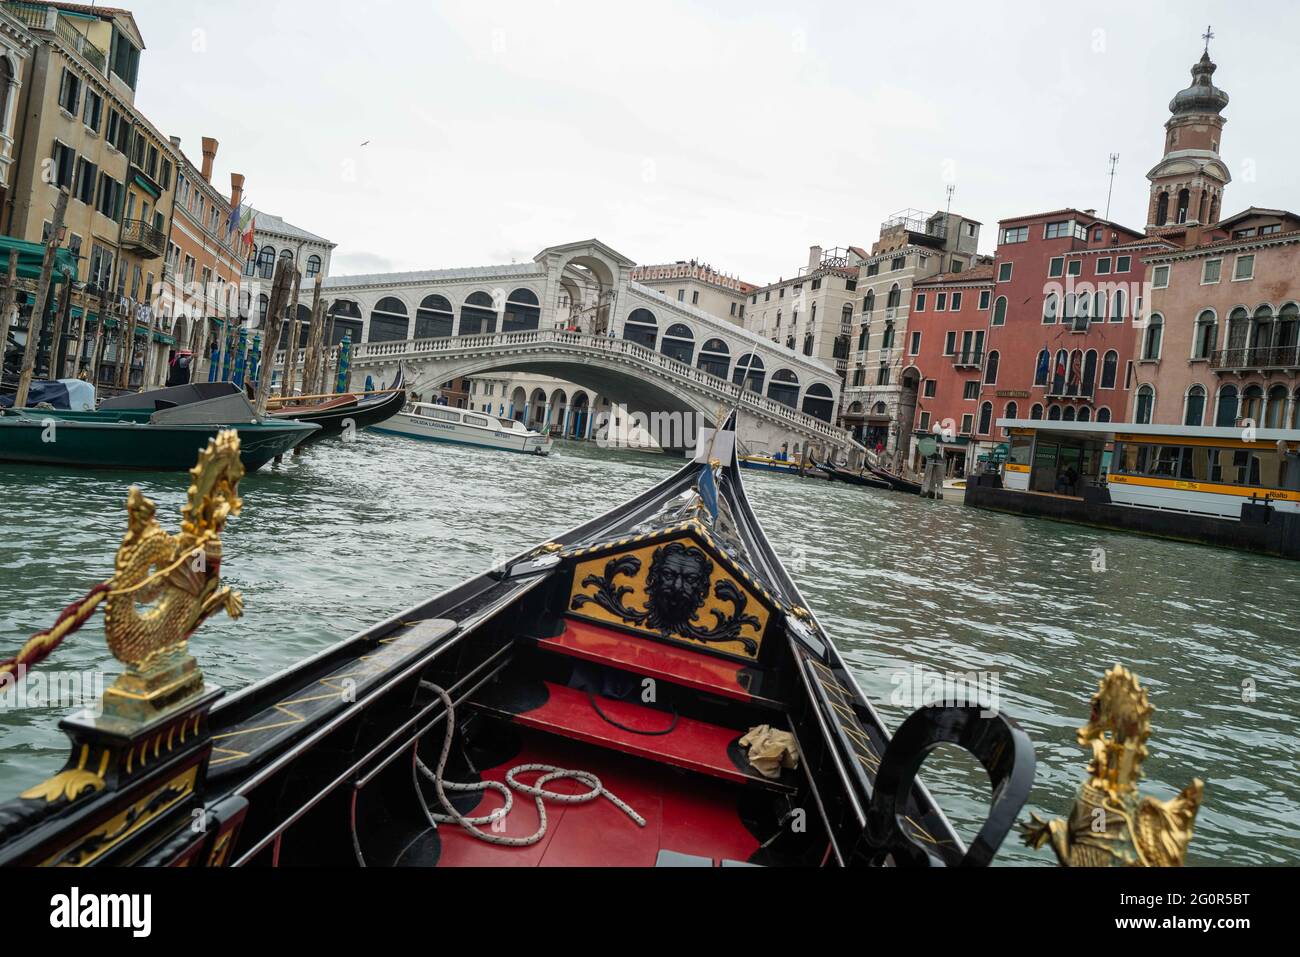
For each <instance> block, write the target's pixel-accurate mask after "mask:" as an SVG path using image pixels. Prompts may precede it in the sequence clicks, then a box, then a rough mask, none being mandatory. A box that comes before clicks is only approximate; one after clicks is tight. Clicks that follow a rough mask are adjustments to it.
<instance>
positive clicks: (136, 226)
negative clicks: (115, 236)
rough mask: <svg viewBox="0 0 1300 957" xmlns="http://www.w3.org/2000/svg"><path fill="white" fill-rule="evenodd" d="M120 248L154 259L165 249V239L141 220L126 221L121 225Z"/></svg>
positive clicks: (159, 232) (160, 233)
mask: <svg viewBox="0 0 1300 957" xmlns="http://www.w3.org/2000/svg"><path fill="white" fill-rule="evenodd" d="M122 246H123V248H125V249H130V250H133V251H134V252H137V253H141V254H142V255H145V256H148V257H149V258H151V259H156V258H158V257H160V256H162V254H163V252H164V251H165V250H166V249H167V237H166V236H164V235H163V234H162V232H161V231H159V230H157V229H154V228H153V226H151V225H150V224H149V223H146V222H145V221H144V220H143V219H128V220H127V221H126V222H124V223H123V224H122Z"/></svg>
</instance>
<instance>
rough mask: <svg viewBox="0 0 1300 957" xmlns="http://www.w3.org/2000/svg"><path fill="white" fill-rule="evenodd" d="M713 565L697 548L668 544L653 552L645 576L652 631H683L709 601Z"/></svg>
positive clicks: (648, 621) (649, 620)
mask: <svg viewBox="0 0 1300 957" xmlns="http://www.w3.org/2000/svg"><path fill="white" fill-rule="evenodd" d="M712 575H713V562H711V561H709V558H708V556H707V555H705V554H704V552H702V551H701V550H700V549H698V548H688V547H687V546H685V545H683V544H682V543H681V542H670V543H669V544H668V545H665V546H664V547H663V548H659V549H656V550H655V553H654V557H653V558H652V559H651V561H650V573H649V575H647V576H646V593H647V602H646V607H647V610H648V611H649V618H648V620H647V622H646V624H648V625H649V626H650V627H651V628H658V629H659V630H660V631H665V632H669V631H676V632H681V631H685V630H686V627H687V626H688V625H689V624H690V622H691V620H692V619H693V618H694V617H695V613H696V612H697V611H698V610H699V609H700V607H701V606H702V605H703V604H704V602H705V601H706V600H707V599H708V597H709V580H710V579H711V577H712Z"/></svg>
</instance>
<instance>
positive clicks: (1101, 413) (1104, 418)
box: [1097, 406, 1110, 422]
mask: <svg viewBox="0 0 1300 957" xmlns="http://www.w3.org/2000/svg"><path fill="white" fill-rule="evenodd" d="M1097 421H1098V422H1109V421H1110V409H1108V408H1106V407H1105V406H1102V407H1101V408H1100V409H1098V410H1097Z"/></svg>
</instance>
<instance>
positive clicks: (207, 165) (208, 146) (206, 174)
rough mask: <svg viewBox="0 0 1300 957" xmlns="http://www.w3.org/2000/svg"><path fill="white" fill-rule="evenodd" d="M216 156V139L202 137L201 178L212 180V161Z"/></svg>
mask: <svg viewBox="0 0 1300 957" xmlns="http://www.w3.org/2000/svg"><path fill="white" fill-rule="evenodd" d="M216 158H217V141H216V140H214V139H213V138H212V137H211V136H205V137H203V169H202V170H200V172H201V173H202V174H203V178H204V179H205V180H206V181H207V182H209V183H211V182H212V163H213V161H214V160H216Z"/></svg>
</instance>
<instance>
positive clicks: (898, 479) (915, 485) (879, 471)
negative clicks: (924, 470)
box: [867, 465, 921, 495]
mask: <svg viewBox="0 0 1300 957" xmlns="http://www.w3.org/2000/svg"><path fill="white" fill-rule="evenodd" d="M867 468H868V469H869V470H870V471H871V474H872V475H874V476H876V478H878V479H880V480H881V481H882V482H884V483H885V484H886V485H888V486H889V487H890V488H892V489H893V490H894V491H895V492H907V493H908V494H909V495H920V494H921V483H920V482H913V481H912V480H911V479H905V478H903V477H902V476H901V475H898V474H896V473H894V472H891V471H889V470H888V469H884V468H881V467H880V466H876V465H868V466H867Z"/></svg>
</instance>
